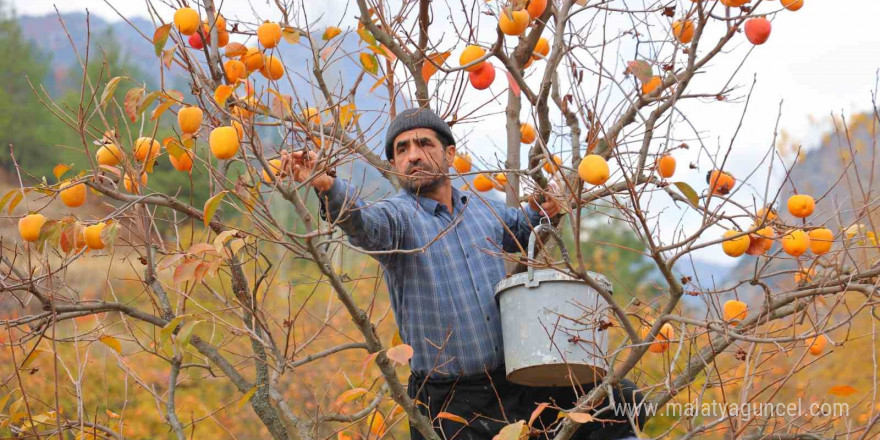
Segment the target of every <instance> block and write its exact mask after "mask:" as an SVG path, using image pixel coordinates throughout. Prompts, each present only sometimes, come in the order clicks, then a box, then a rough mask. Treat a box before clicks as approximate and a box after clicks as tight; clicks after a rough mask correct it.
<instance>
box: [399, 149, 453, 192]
mask: <svg viewBox="0 0 880 440" xmlns="http://www.w3.org/2000/svg"><path fill="white" fill-rule="evenodd" d="M442 162H443V163H441V164H440V167H438V168H434V167H433V166H432V165H431V164H427V163H426V164H422V165H410V167H409V168H408V169H407V170H406V176H405V177H404V178H403V179H401V182H400V185H401V186H402V187H403V189H405V190H407V191H408V192H410V193H413V194H427V193H430V192H432V191H434V190H435V189H437V188H439V187H440V186H441V185H443V184H444V183H445V182H446V181H447V180H449V176H448V175H447V174H446V173H445V172H444V171H441V170H447V169H449V164H448V163H447V160H446V157H445V156H444V157H443V160H442ZM413 168H421V169H422V171H421V172H420V173H419V174H416V175H414V176H413V175H411V174H410V171H412V169H413Z"/></svg>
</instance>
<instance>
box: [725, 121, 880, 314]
mask: <svg viewBox="0 0 880 440" xmlns="http://www.w3.org/2000/svg"><path fill="white" fill-rule="evenodd" d="M847 122H848V124H847V127H843V126H842V125H840V126H839V130H838V131H839V134H836V133H828V134H826V136H825V137H824V138H823V139H822V141H821V143H820V145H818V146H815V147H812V146H811V147H809V148H807V149H806V151H807V152H806V153H803V152H802V154H805V155H804V157H803V158H802V159H801V160H799V161H798V162H797V163H796V164H795V165H794V169H793V170H792V172H791V176H790V180H788V181H786V182H785V183H784V184H783V186H782V190H781V192H780V194H779V197H778V199H777V203H776V207H777V208H778V211H779V216H780V218H781V219H782V220H783V221H784V222H785V223H786V224H799V223H800V222H801V221H800V219H795V218H793V217H792V216H791V215H790V214H789V213H788V209H787V207H786V202H787V200H788V198H789V197H790V196H791V195H793V194H795V188H796V189H797V193H800V194H809V195H811V196H813V197H814V198H815V199H816V201H817V203H816V210H815V212H814V213H813V214H812V215H811V216H810V217H809V218H808V219H807V220H808V222H807V223H808V224H809V225H810V226H819V225H825V227H827V228H829V229H831V231H832V232H834V233H835V234H838V233H839V232H840V231H842V230H843V229H845V228H847V227H848V226H850V225H852V224H853V223H854V222H855V219H856V218H858V217H859V216H862V215H864V213H862V212H859V209H858V208H859V207H861V206H864V202H860V201H859V199H861V198H862V197H863V196H864V195H866V194H864V195H863V194H862V192H861V190H860V189H859V187H860V186H861V187H863V188H864V189H865V191H867V190H868V189H871V191H872V194H874V195H873V196H870V197H871V198H876V193H877V190H878V189H880V184H878V182H877V176H878V172H880V161H878V160H877V159H878V158H877V155H878V154H880V150H878V146H877V143H878V141H880V134H877V133H876V130H875V129H874V127H873V126H872V123H873V121H872V116H871V115H870V114H859V115H855V116H853V117H852V118H851V119H850V120H849V121H847ZM847 130H848V131H849V134H850V137H851V143H850V142H848V141H847V140H846V135H845V132H846V131H847ZM853 158H854V159H855V160H851V159H853ZM853 196H855V200H854V197H853ZM860 222H862V223H867V222H866V221H865V220H860ZM779 232H781V231H777V234H778V233H779ZM835 246H838V245H835ZM779 247H780V245H779V244H775V245H774V247H773V249H772V250H771V253H772V252H776V250H777V249H779ZM781 255H782V256H783V257H787V256H786V255H785V254H781ZM762 264H763V262H762ZM796 268H797V265H796V263H795V260H794V259H791V258H782V259H778V260H777V261H774V263H773V264H771V265H770V267H769V268H768V269H767V270H766V271H765V273H774V272H778V271H784V270H794V269H796ZM754 269H755V257H749V256H744V257H742V258H741V260H740V262H739V264H738V265H737V266H736V268H735V269H733V270H732V271H731V273H730V276H729V277H728V278H727V282H726V283H725V284H726V285H730V284H731V283H733V282H735V281H736V280H743V279H748V278H749V277H750V276H751V275H752V273H753V272H754ZM804 269H808V268H804ZM817 270H821V268H817ZM772 281H773V282H774V284H775V285H776V286H780V287H788V288H791V287H793V286H794V277H793V274H791V273H788V274H783V275H780V276H777V277H775V278H773V279H772ZM737 293H738V295H739V296H740V298H746V299H750V300H752V301H753V302H755V303H757V302H759V301H760V298H761V297H762V295H763V293H762V292H761V291H760V289H758V288H755V287H751V286H746V287H743V288H741V289H740V290H739V291H738V292H737Z"/></svg>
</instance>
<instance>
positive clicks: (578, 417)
mask: <svg viewBox="0 0 880 440" xmlns="http://www.w3.org/2000/svg"><path fill="white" fill-rule="evenodd" d="M565 415H566V416H567V417H568V418H569V419H571V420H572V421H574V422H577V423H589V422H592V421H593V416H591V415H589V414H587V413H580V412H579V413H566V414H565Z"/></svg>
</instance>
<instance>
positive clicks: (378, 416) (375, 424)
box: [367, 410, 386, 438]
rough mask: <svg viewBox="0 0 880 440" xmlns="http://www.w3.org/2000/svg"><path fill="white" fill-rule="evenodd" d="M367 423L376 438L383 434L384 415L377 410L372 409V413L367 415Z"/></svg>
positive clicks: (384, 427)
mask: <svg viewBox="0 0 880 440" xmlns="http://www.w3.org/2000/svg"><path fill="white" fill-rule="evenodd" d="M367 425H368V426H369V427H370V432H371V433H373V435H375V436H376V438H380V437H382V436H383V435H385V429H386V426H385V416H383V415H382V413H380V412H379V410H376V411H373V413H372V414H370V416H369V417H367Z"/></svg>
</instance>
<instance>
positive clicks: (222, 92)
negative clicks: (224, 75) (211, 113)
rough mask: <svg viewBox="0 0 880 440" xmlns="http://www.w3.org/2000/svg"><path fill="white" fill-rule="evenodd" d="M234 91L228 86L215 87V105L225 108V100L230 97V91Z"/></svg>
mask: <svg viewBox="0 0 880 440" xmlns="http://www.w3.org/2000/svg"><path fill="white" fill-rule="evenodd" d="M233 90H235V89H233V88H232V86H230V85H226V84H221V85H219V86H217V90H214V101H217V104H220V106H221V107H225V106H226V100H227V99H229V97H230V96H232V91H233Z"/></svg>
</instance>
